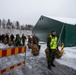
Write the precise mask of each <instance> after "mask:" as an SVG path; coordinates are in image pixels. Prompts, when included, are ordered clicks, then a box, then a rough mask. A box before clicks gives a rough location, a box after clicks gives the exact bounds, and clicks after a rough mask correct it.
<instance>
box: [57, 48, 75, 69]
mask: <svg viewBox="0 0 76 75" xmlns="http://www.w3.org/2000/svg"><path fill="white" fill-rule="evenodd" d="M64 50H65V53H64V55H63V56H62V57H61V58H60V59H56V61H57V62H59V63H60V64H63V65H66V66H69V67H72V68H73V69H76V47H66V48H65V49H64Z"/></svg>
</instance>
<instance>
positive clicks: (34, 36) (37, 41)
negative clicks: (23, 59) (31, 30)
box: [33, 34, 40, 49]
mask: <svg viewBox="0 0 76 75" xmlns="http://www.w3.org/2000/svg"><path fill="white" fill-rule="evenodd" d="M33 44H37V46H38V48H39V49H40V45H39V38H38V37H37V36H36V35H35V34H34V35H33Z"/></svg>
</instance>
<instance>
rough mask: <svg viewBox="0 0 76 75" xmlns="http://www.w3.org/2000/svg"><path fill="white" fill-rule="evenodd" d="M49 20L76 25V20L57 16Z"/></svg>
mask: <svg viewBox="0 0 76 75" xmlns="http://www.w3.org/2000/svg"><path fill="white" fill-rule="evenodd" d="M47 17H49V18H52V19H54V20H58V21H60V22H64V23H68V24H73V25H75V24H76V18H67V17H57V16H47Z"/></svg>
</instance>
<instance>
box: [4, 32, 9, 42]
mask: <svg viewBox="0 0 76 75" xmlns="http://www.w3.org/2000/svg"><path fill="white" fill-rule="evenodd" d="M5 38H6V40H7V41H9V35H8V34H7V33H6V35H5Z"/></svg>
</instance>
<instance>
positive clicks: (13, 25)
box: [0, 19, 33, 30]
mask: <svg viewBox="0 0 76 75" xmlns="http://www.w3.org/2000/svg"><path fill="white" fill-rule="evenodd" d="M0 28H3V29H19V30H32V29H33V25H31V24H25V25H21V24H20V23H19V21H14V22H11V21H10V19H8V20H7V21H6V20H5V19H3V20H1V19H0Z"/></svg>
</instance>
